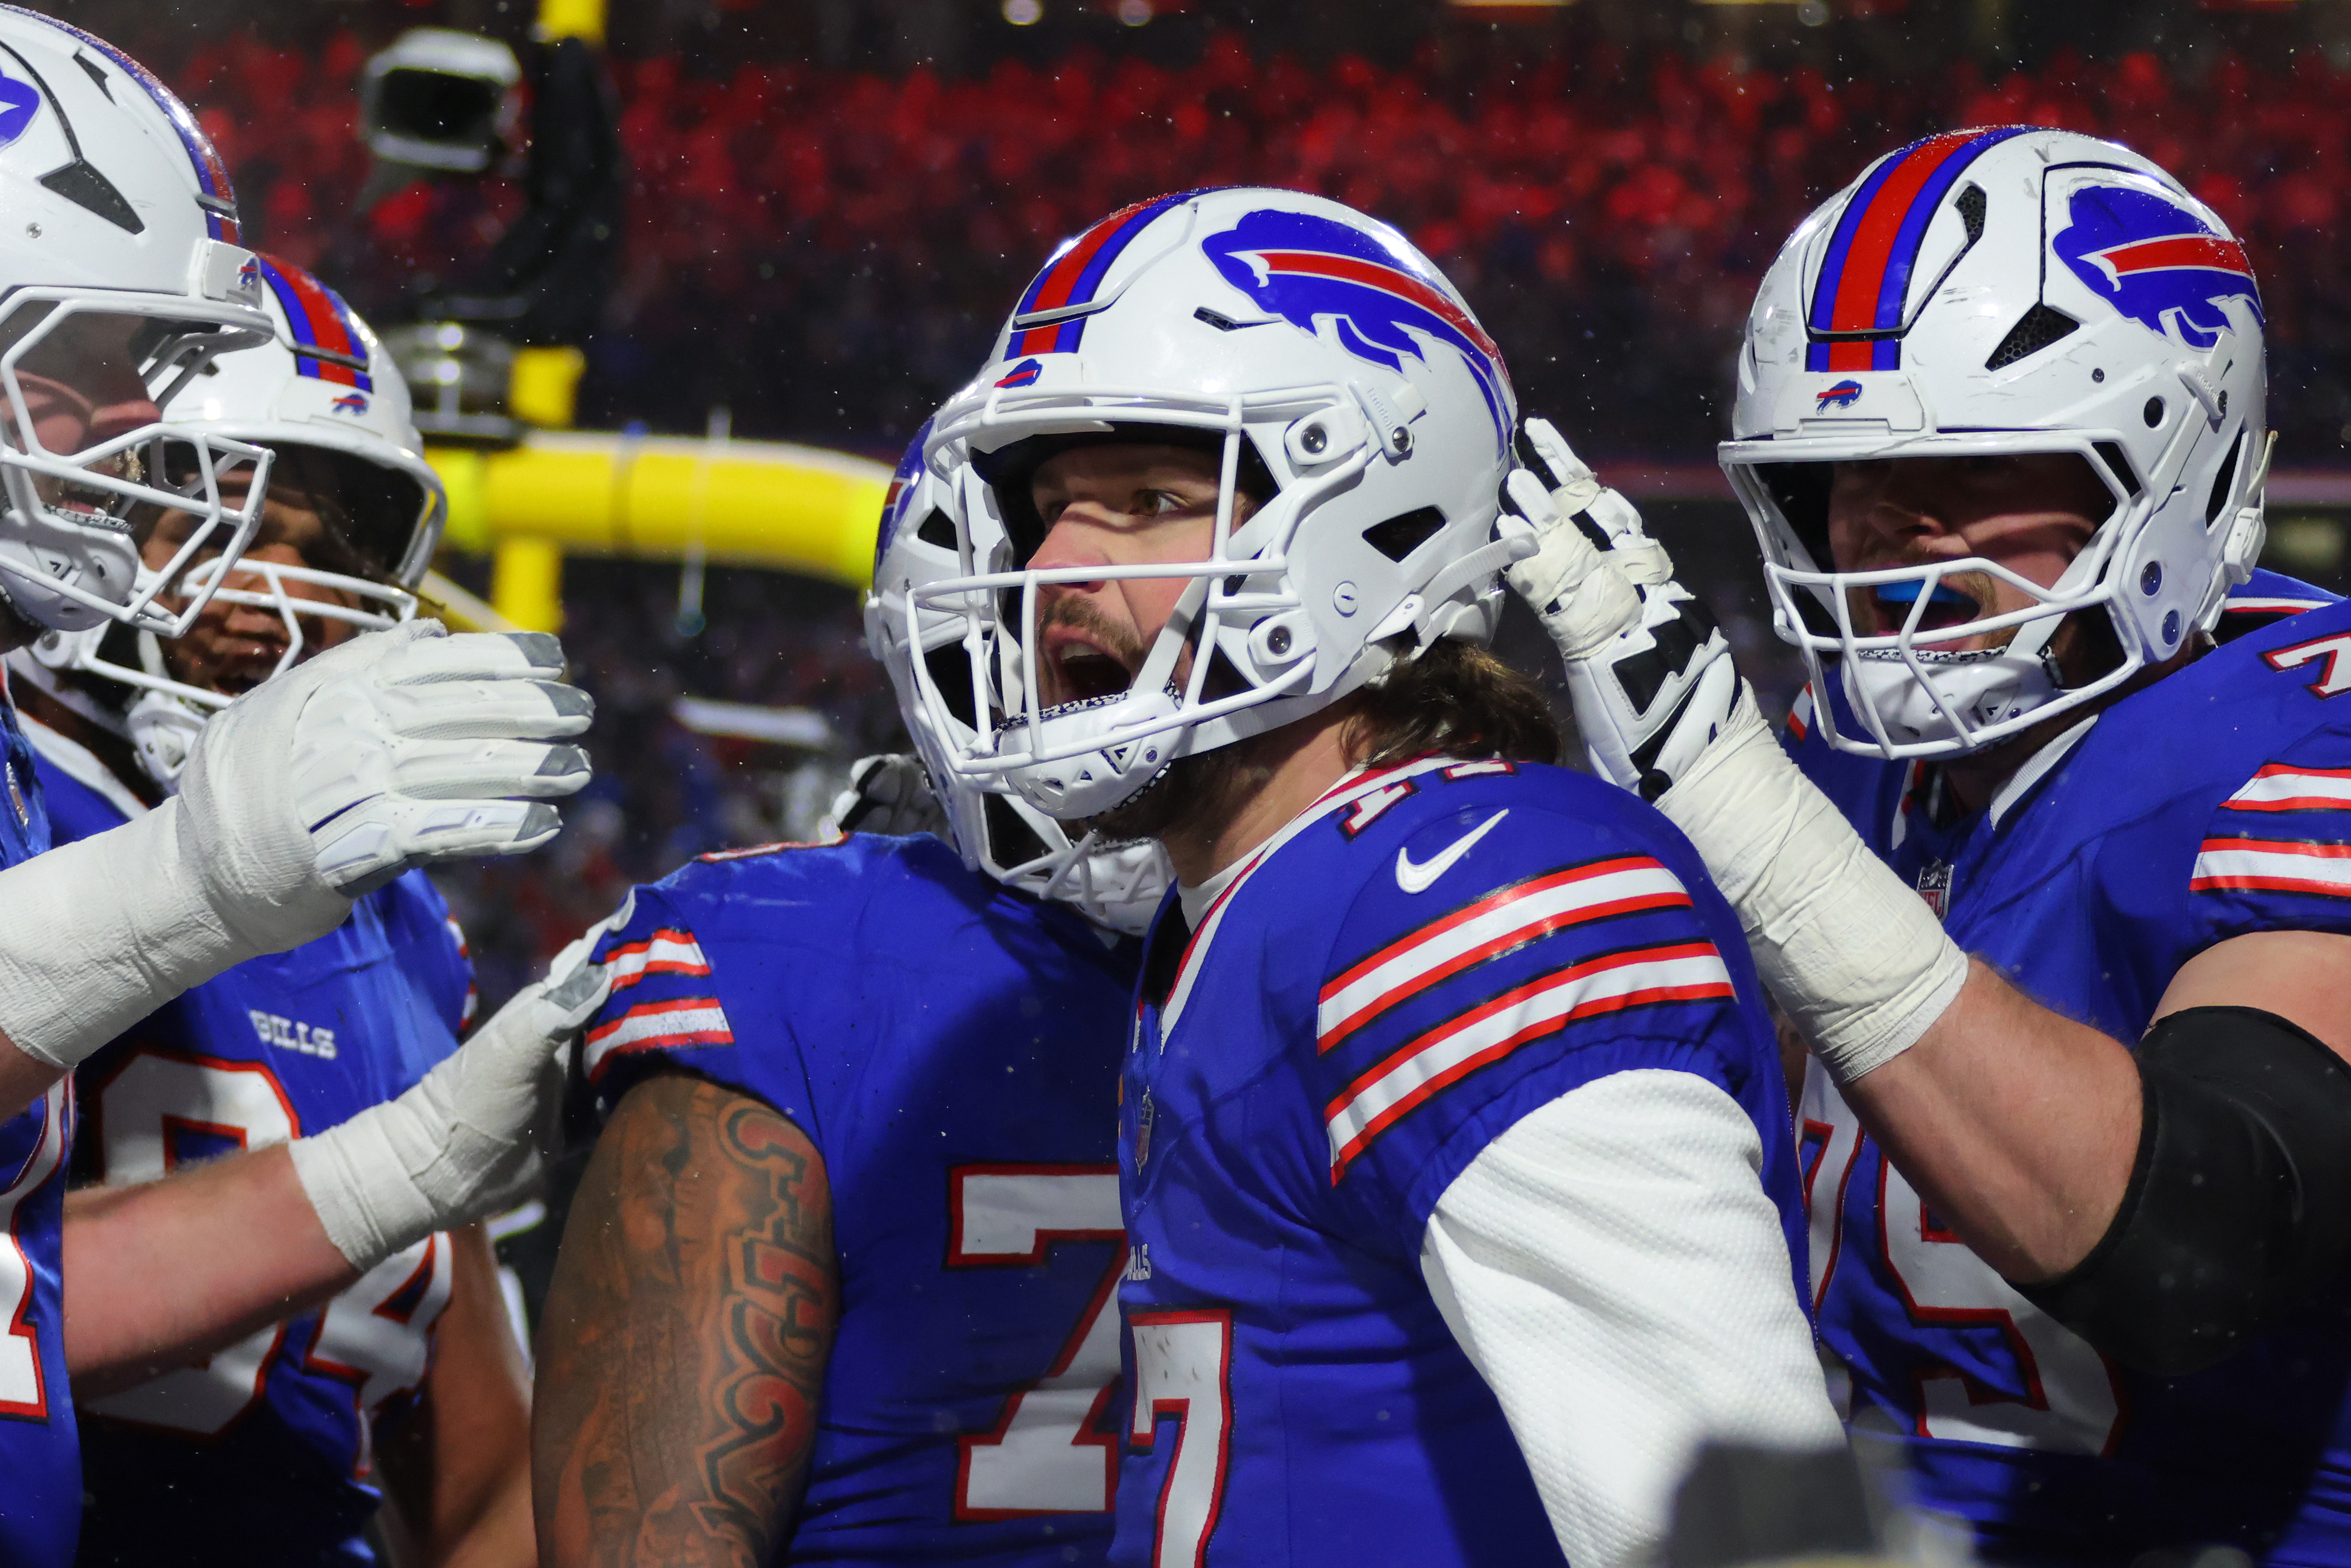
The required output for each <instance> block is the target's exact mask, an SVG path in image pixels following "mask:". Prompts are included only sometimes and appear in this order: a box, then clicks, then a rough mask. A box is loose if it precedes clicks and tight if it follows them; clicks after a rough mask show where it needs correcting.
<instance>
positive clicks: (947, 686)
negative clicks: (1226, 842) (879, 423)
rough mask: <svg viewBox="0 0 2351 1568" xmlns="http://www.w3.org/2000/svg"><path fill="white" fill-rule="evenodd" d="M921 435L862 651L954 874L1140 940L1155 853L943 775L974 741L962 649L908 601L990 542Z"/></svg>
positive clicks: (910, 456)
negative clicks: (922, 785)
mask: <svg viewBox="0 0 2351 1568" xmlns="http://www.w3.org/2000/svg"><path fill="white" fill-rule="evenodd" d="M930 428H931V427H930V426H929V425H928V424H925V426H924V427H923V429H922V431H921V433H920V434H917V435H916V436H915V437H914V444H913V445H912V446H910V447H908V448H907V450H906V455H905V457H904V460H903V461H902V462H901V463H900V464H899V465H898V472H897V474H896V476H894V477H893V479H892V480H891V482H890V495H889V499H888V501H887V502H885V503H884V504H883V508H882V531H881V536H880V538H878V539H877V540H876V542H875V544H874V547H873V591H872V594H870V595H869V596H868V597H867V599H866V601H865V640H866V644H867V646H868V647H869V648H871V649H872V652H873V653H874V654H875V656H876V657H878V658H880V659H881V661H882V664H883V668H884V669H886V670H888V671H889V673H890V685H891V686H892V688H893V690H894V691H895V692H896V693H897V695H898V711H899V712H900V713H901V714H902V715H904V717H905V721H906V731H907V733H908V734H909V735H911V736H913V737H914V749H915V752H916V753H917V755H919V756H920V757H921V758H922V759H923V768H924V770H925V772H926V773H928V774H929V775H930V779H931V784H932V788H933V790H934V792H935V794H936V795H937V796H938V798H939V802H940V804H941V805H942V806H943V807H944V808H945V810H946V818H947V823H948V830H949V838H950V839H951V841H953V842H954V844H955V845H956V849H957V850H958V851H959V852H961V853H962V855H963V857H964V863H965V864H966V865H968V866H970V867H971V868H972V869H973V870H975V871H979V872H985V873H987V875H989V876H992V877H994V878H995V879H996V880H997V881H998V882H1001V883H1005V884H1006V885H1008V886H1010V887H1017V888H1019V889H1020V890H1021V891H1022V892H1024V893H1028V894H1033V895H1035V896H1036V897H1039V898H1053V899H1061V900H1062V901H1064V902H1066V903H1068V904H1071V905H1073V906H1075V907H1076V908H1077V909H1078V911H1079V912H1080V913H1081V914H1082V915H1085V916H1086V918H1088V919H1089V920H1092V922H1093V923H1094V924H1095V925H1100V926H1102V927H1104V928H1106V929H1108V930H1112V931H1118V932H1123V933H1124V934H1125V935H1127V936H1141V935H1143V933H1144V932H1145V931H1146V930H1148V929H1150V926H1151V917H1152V916H1153V915H1155V914H1156V913H1157V912H1158V909H1159V904H1160V901H1161V900H1162V899H1163V898H1164V897H1165V894H1166V892H1167V884H1168V883H1169V882H1170V881H1172V880H1173V877H1172V873H1170V871H1169V868H1168V865H1167V857H1166V854H1165V852H1164V851H1162V850H1161V849H1160V847H1159V846H1158V845H1157V844H1155V843H1152V842H1148V841H1144V842H1135V843H1123V844H1117V845H1109V846H1105V845H1103V844H1102V843H1100V842H1099V841H1097V840H1096V839H1095V837H1094V836H1093V835H1092V834H1088V835H1087V836H1086V837H1084V838H1082V839H1080V840H1077V841H1075V842H1072V841H1071V838H1070V835H1069V833H1068V832H1067V831H1065V830H1064V829H1063V828H1062V826H1061V823H1059V822H1057V821H1054V820H1053V819H1052V818H1050V817H1049V816H1047V815H1045V814H1044V813H1043V812H1042V811H1040V810H1037V808H1035V807H1034V806H1031V805H1030V804H1029V802H1027V801H1026V800H1021V799H1020V798H1019V796H1017V795H1015V794H1013V793H1011V792H1010V790H1009V789H1007V788H1006V786H1005V785H1003V784H1002V783H1001V782H996V783H993V784H992V785H983V784H981V783H979V782H977V781H975V780H974V779H969V778H967V777H965V776H964V775H962V774H959V773H957V772H956V770H955V768H953V767H952V766H951V765H950V763H949V760H948V759H949V758H950V757H951V756H952V755H953V753H954V752H955V750H956V748H957V747H967V746H968V745H970V744H971V742H972V741H973V739H974V738H975V737H976V735H977V727H976V726H975V724H974V723H973V718H972V716H973V713H974V711H975V710H973V709H972V708H971V707H969V706H964V707H963V708H962V709H961V710H960V711H956V702H957V699H958V698H959V697H963V696H964V695H966V694H967V693H969V691H970V690H971V678H970V674H969V673H968V664H969V662H970V659H971V657H972V653H970V651H969V646H968V644H969V643H970V642H971V641H972V639H971V638H969V637H968V636H967V627H966V625H965V623H964V618H963V617H961V616H958V615H952V614H948V613H946V612H942V611H938V610H916V609H913V608H912V607H911V605H910V600H911V597H912V595H913V594H914V591H916V590H918V589H922V588H925V587H927V586H929V585H930V584H932V583H935V582H943V581H946V580H949V579H951V578H956V577H968V576H970V575H971V562H972V560H973V559H975V558H981V559H984V558H985V557H987V555H989V554H991V553H993V552H994V551H995V550H996V549H998V545H999V544H1000V530H999V529H998V525H997V524H996V523H995V521H994V519H993V518H992V517H989V516H988V515H987V512H986V510H985V508H984V507H983V508H982V509H981V511H980V512H979V513H978V515H977V516H976V517H975V516H973V515H972V514H971V511H970V509H969V507H967V504H966V501H965V499H964V497H962V496H961V495H960V494H958V492H959V491H960V490H963V489H965V488H967V487H968V486H971V485H973V484H974V483H976V481H975V480H974V479H973V477H972V476H969V475H968V474H963V473H959V474H958V475H957V476H955V477H952V478H949V477H942V476H939V475H936V474H934V473H932V472H930V471H929V470H927V469H926V468H925V467H924V465H923V448H924V444H925V438H926V437H928V436H929V434H930ZM967 540H968V541H969V542H968V543H967ZM917 668H920V669H922V670H924V671H925V676H921V677H918V676H917V675H916V674H915V671H916V670H917ZM925 677H926V678H927V679H928V681H929V683H930V685H931V686H932V687H933V688H934V689H935V690H937V691H938V692H940V693H941V694H942V695H943V696H944V698H945V704H946V711H945V712H944V713H942V712H940V711H937V710H935V709H933V708H932V706H930V705H929V704H928V703H926V702H925V701H924V700H923V696H922V683H923V680H924V679H925Z"/></svg>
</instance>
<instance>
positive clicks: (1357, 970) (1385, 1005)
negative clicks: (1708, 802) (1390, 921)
mask: <svg viewBox="0 0 2351 1568" xmlns="http://www.w3.org/2000/svg"><path fill="white" fill-rule="evenodd" d="M1689 901H1690V900H1689V893H1688V890H1687V889H1686V888H1684V887H1683V886H1682V884H1681V879H1680V878H1678V877H1677V876H1675V875H1674V873H1671V872H1669V871H1667V869H1666V868H1665V867H1664V866H1661V865H1659V864H1658V863H1657V862H1656V861H1653V860H1651V859H1649V858H1648V857H1647V856H1646V855H1635V856H1624V857H1620V858H1617V859H1614V860H1608V861H1603V862H1599V863H1597V864H1594V865H1587V866H1578V867H1576V868H1574V869H1573V870H1571V871H1564V872H1557V873H1552V875H1549V876H1543V877H1537V878H1535V879H1534V880H1533V881H1531V882H1527V883H1520V885H1519V886H1517V887H1512V888H1505V889H1502V890H1501V891H1499V892H1497V893H1495V894H1491V895H1490V896H1489V897H1486V898H1482V899H1479V901H1478V902H1476V903H1475V904H1470V905H1468V907H1467V908H1464V909H1461V910H1458V911H1457V912H1455V913H1454V914H1453V915H1447V917H1446V918H1444V919H1442V920H1439V921H1437V922H1436V923H1435V924H1433V925H1425V926H1422V927H1421V928H1420V929H1419V930H1417V931H1415V932H1413V933H1411V934H1410V935H1409V936H1405V937H1404V938H1403V939H1402V940H1400V941H1397V942H1395V943H1393V944H1391V945H1390V946H1387V947H1385V948H1384V949H1383V950H1381V951H1380V952H1378V953H1375V954H1374V955H1373V956H1371V957H1370V958H1367V959H1365V960H1364V962H1363V963H1361V964H1358V965H1356V966H1355V967H1353V969H1351V970H1349V971H1348V972H1347V973H1346V974H1344V975H1342V976H1341V977H1339V978H1338V979H1337V980H1336V981H1334V982H1332V985H1331V986H1329V987H1326V988H1324V990H1323V996H1322V1007H1321V1008H1320V1009H1318V1010H1317V1011H1316V1014H1315V1028H1316V1030H1317V1031H1318V1032H1319V1033H1320V1035H1321V1039H1320V1040H1319V1042H1318V1043H1319V1045H1320V1048H1321V1049H1322V1050H1323V1051H1329V1050H1331V1049H1332V1047H1333V1046H1336V1045H1337V1044H1338V1043H1339V1042H1340V1041H1341V1040H1344V1039H1346V1037H1347V1036H1349V1035H1351V1034H1353V1032H1354V1031H1355V1030H1359V1029H1362V1028H1363V1027H1364V1025H1365V1024H1367V1023H1369V1022H1371V1021H1372V1020H1373V1019H1375V1018H1377V1017H1378V1016H1379V1015H1380V1014H1382V1013H1384V1012H1385V1011H1387V1010H1388V1009H1390V1008H1393V1007H1395V1006H1396V1005H1397V1004H1398V1003H1400V1002H1402V1001H1404V1000H1405V999H1406V998H1410V997H1412V996H1414V995H1416V993H1418V992H1420V991H1424V990H1426V989H1427V988H1429V987H1431V986H1433V985H1436V984H1437V982H1439V981H1440V980H1445V979H1448V978H1450V977H1453V976H1455V975H1457V974H1459V973H1460V972H1461V971H1462V970H1464V969H1467V968H1468V967H1471V966H1473V965H1476V964H1479V963H1482V962H1483V961H1485V960H1486V959H1488V958H1491V957H1495V956H1499V955H1500V954H1502V953H1506V952H1508V951H1510V949H1511V948H1513V947H1518V946H1523V945H1524V944H1526V943H1529V942H1532V941H1534V940H1536V939H1537V938H1539V937H1542V936H1549V935H1551V934H1552V932H1554V931H1561V930H1564V929H1566V928H1567V927H1569V926H1571V925H1580V924H1582V923H1583V922H1585V921H1588V920H1599V919H1604V918H1605V917H1607V916H1609V915H1625V914H1631V913H1633V912H1634V911H1635V910H1643V909H1663V908H1669V907H1673V906H1676V905H1687V904H1688V903H1689Z"/></svg>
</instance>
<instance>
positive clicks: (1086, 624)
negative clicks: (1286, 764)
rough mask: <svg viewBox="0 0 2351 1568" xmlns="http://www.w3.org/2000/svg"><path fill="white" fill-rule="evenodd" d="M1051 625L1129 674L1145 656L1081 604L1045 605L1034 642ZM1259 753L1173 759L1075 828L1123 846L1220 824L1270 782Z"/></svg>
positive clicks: (1251, 748) (1234, 748)
mask: <svg viewBox="0 0 2351 1568" xmlns="http://www.w3.org/2000/svg"><path fill="white" fill-rule="evenodd" d="M1055 625H1061V626H1068V627H1071V628H1073V629H1074V630H1077V631H1080V632H1084V633H1086V635H1087V636H1088V637H1090V638H1092V640H1093V641H1094V642H1095V643H1096V644H1098V645H1099V646H1100V647H1101V648H1102V651H1103V652H1104V653H1109V654H1110V655H1111V656H1112V657H1113V658H1115V659H1116V660H1118V662H1119V663H1120V664H1123V665H1125V666H1126V668H1127V669H1128V671H1129V672H1133V671H1135V670H1139V669H1141V668H1142V667H1143V662H1144V658H1145V656H1146V655H1147V653H1148V650H1147V649H1146V648H1145V646H1144V643H1143V642H1142V640H1141V639H1140V638H1138V637H1136V636H1135V634H1134V630H1133V629H1132V628H1131V627H1128V626H1124V625H1122V624H1120V623H1119V622H1114V621H1113V620H1111V619H1110V618H1109V617H1108V616H1105V615H1104V614H1102V612H1101V611H1099V610H1097V609H1095V608H1094V607H1093V605H1092V604H1091V603H1089V602H1088V601H1085V600H1082V599H1077V598H1062V599H1054V600H1051V601H1048V602H1047V603H1046V604H1045V605H1044V606H1043V607H1042V608H1041V609H1040V611H1039V612H1038V617H1037V631H1038V634H1039V636H1040V638H1041V637H1042V635H1043V633H1044V631H1045V629H1046V628H1047V627H1049V626H1055ZM1185 663H1186V662H1179V664H1178V667H1177V671H1176V679H1177V680H1179V681H1181V680H1182V679H1184V677H1185V676H1186V674H1188V673H1189V672H1188V671H1187V670H1186V668H1185V667H1184V664H1185ZM1207 695H1210V696H1213V695H1216V694H1214V693H1208V694H1207ZM1261 750H1262V748H1261V747H1259V746H1258V745H1257V742H1256V738H1255V737H1252V738H1251V739H1249V740H1244V741H1238V742H1236V743H1235V744H1233V745H1230V746H1220V747H1217V749H1216V750H1214V751H1208V752H1203V753H1201V754H1200V755H1199V756H1196V757H1180V758H1176V759H1175V761H1173V762H1171V763H1169V764H1168V765H1167V767H1166V768H1165V770H1163V771H1162V772H1161V773H1160V775H1159V777H1158V778H1156V779H1153V780H1152V781H1151V782H1150V783H1149V784H1147V785H1145V786H1144V789H1143V790H1142V791H1141V792H1140V793H1139V794H1137V795H1135V796H1134V799H1132V800H1128V801H1127V802H1126V803H1125V804H1124V805H1122V806H1116V807H1113V808H1112V809H1111V810H1107V811H1104V812H1102V813H1101V814H1100V815H1098V816H1092V817H1088V818H1086V819H1084V821H1082V822H1081V823H1080V826H1081V828H1082V829H1083V830H1084V831H1089V832H1095V833H1099V834H1101V835H1102V839H1103V841H1105V842H1109V843H1128V842H1132V841H1134V840H1137V839H1163V838H1165V836H1166V835H1167V834H1168V833H1169V832H1171V831H1179V830H1181V829H1184V828H1186V827H1188V826H1190V825H1192V824H1194V823H1198V822H1206V821H1222V820H1223V819H1224V818H1226V817H1228V816H1229V815H1230V814H1231V813H1232V811H1233V810H1235V809H1237V808H1238V806H1239V804H1240V803H1241V802H1242V801H1244V800H1248V799H1249V795H1250V794H1251V793H1252V792H1253V791H1255V790H1257V789H1261V788H1263V787H1264V785H1265V783H1266V781H1267V780H1268V779H1270V778H1271V777H1272V775H1273V766H1272V763H1271V762H1270V761H1269V760H1264V759H1261V758H1260V753H1261Z"/></svg>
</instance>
